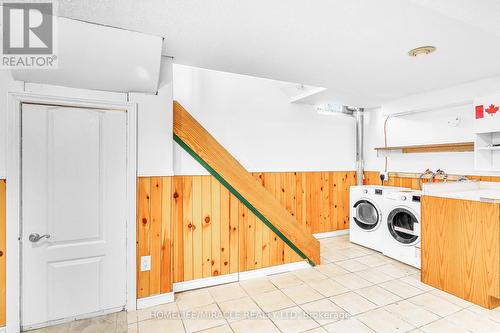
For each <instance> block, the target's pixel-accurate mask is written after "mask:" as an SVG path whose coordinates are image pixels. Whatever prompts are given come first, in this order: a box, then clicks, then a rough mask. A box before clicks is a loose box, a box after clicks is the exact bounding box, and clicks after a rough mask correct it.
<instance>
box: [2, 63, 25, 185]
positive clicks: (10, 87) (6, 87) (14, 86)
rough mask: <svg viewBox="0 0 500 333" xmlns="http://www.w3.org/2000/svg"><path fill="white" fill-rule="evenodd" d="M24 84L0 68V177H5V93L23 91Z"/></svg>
mask: <svg viewBox="0 0 500 333" xmlns="http://www.w3.org/2000/svg"><path fill="white" fill-rule="evenodd" d="M23 87H24V84H23V83H22V82H19V81H14V80H13V79H12V76H11V74H10V72H9V71H8V70H0V179H5V177H6V174H7V172H6V155H7V93H8V92H9V91H16V92H19V91H23Z"/></svg>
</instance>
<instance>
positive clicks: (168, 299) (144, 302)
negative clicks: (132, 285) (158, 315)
mask: <svg viewBox="0 0 500 333" xmlns="http://www.w3.org/2000/svg"><path fill="white" fill-rule="evenodd" d="M174 299H175V297H174V293H173V292H171V293H166V294H160V295H155V296H149V297H144V298H138V299H137V310H140V309H145V308H150V307H152V306H157V305H162V304H167V303H172V302H173V301H174Z"/></svg>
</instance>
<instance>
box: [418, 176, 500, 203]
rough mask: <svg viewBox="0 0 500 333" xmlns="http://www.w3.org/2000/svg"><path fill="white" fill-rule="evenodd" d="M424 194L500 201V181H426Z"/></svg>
mask: <svg viewBox="0 0 500 333" xmlns="http://www.w3.org/2000/svg"><path fill="white" fill-rule="evenodd" d="M423 194H424V195H430V196H435V197H442V198H452V199H461V200H471V201H483V202H494V203H500V183H496V182H478V181H468V182H447V183H432V184H430V183H426V184H424V187H423Z"/></svg>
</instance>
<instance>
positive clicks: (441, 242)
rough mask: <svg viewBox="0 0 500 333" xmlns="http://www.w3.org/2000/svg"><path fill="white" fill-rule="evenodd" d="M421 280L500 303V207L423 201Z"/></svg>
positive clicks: (475, 300)
mask: <svg viewBox="0 0 500 333" xmlns="http://www.w3.org/2000/svg"><path fill="white" fill-rule="evenodd" d="M422 282H424V283H427V284H429V285H431V286H433V287H435V288H438V289H441V290H444V291H446V292H448V293H451V294H453V295H455V296H458V297H460V298H462V299H465V300H468V301H470V302H472V303H475V304H478V305H480V306H483V307H486V308H488V309H492V308H495V307H497V306H499V305H500V204H493V203H485V202H479V201H469V200H459V199H450V198H438V197H432V196H423V197H422Z"/></svg>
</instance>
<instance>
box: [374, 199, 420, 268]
mask: <svg viewBox="0 0 500 333" xmlns="http://www.w3.org/2000/svg"><path fill="white" fill-rule="evenodd" d="M421 195H422V192H421V191H400V192H393V193H390V194H388V195H387V196H386V197H385V203H384V208H383V209H384V210H385V211H386V212H387V215H386V218H385V222H384V224H385V225H384V228H383V230H384V233H383V235H384V249H383V250H382V252H383V253H384V254H385V255H386V256H388V257H391V258H393V259H396V260H398V261H401V262H403V263H405V264H407V265H410V266H413V267H417V268H420V235H421V234H420V226H421V224H420V206H421V204H420V197H421Z"/></svg>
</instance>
